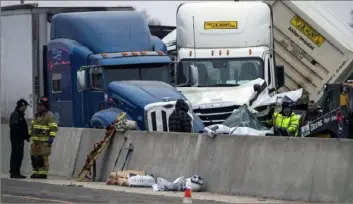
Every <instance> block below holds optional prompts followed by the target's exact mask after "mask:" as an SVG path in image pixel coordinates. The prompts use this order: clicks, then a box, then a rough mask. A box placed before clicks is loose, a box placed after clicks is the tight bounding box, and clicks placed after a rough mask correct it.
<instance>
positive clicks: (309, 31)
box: [288, 15, 326, 50]
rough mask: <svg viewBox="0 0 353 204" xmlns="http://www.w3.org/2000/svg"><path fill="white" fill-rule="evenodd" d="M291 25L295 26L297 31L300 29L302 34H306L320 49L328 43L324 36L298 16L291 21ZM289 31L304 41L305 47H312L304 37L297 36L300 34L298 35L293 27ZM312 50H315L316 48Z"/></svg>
mask: <svg viewBox="0 0 353 204" xmlns="http://www.w3.org/2000/svg"><path fill="white" fill-rule="evenodd" d="M290 24H291V25H293V26H294V27H295V28H296V29H298V30H299V31H300V32H301V33H302V34H304V35H305V36H306V37H307V38H308V39H310V40H311V42H313V43H314V44H315V45H316V46H318V47H320V46H321V45H322V44H323V43H324V42H325V41H326V39H325V38H324V36H322V35H321V34H320V33H319V32H317V31H316V30H315V29H314V28H313V27H311V26H310V25H309V24H308V23H307V22H305V21H304V20H303V19H302V18H300V17H299V16H297V15H295V16H294V17H293V18H292V19H291V20H290ZM288 30H289V31H291V32H292V33H293V34H294V35H295V36H296V37H298V38H299V39H300V41H302V42H303V43H304V44H305V45H307V46H308V47H310V46H309V44H310V43H308V42H307V41H306V40H305V39H304V38H303V37H301V36H299V35H298V36H297V34H298V33H296V31H295V30H294V29H293V28H292V27H289V28H288ZM305 42H307V43H305ZM310 48H311V47H310ZM311 49H312V50H313V49H314V48H311Z"/></svg>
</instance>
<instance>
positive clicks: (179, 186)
mask: <svg viewBox="0 0 353 204" xmlns="http://www.w3.org/2000/svg"><path fill="white" fill-rule="evenodd" d="M186 188H189V189H190V190H191V191H193V192H199V191H202V190H203V189H204V181H203V180H202V178H201V177H200V176H198V175H193V176H192V177H190V178H186V179H185V178H184V177H179V178H177V179H175V181H173V182H170V181H167V180H166V179H164V178H157V183H156V184H154V185H153V186H152V189H153V191H184V190H185V189H186Z"/></svg>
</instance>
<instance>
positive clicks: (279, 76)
mask: <svg viewBox="0 0 353 204" xmlns="http://www.w3.org/2000/svg"><path fill="white" fill-rule="evenodd" d="M275 75H276V88H277V89H279V88H281V87H282V86H284V66H283V65H276V70H275Z"/></svg>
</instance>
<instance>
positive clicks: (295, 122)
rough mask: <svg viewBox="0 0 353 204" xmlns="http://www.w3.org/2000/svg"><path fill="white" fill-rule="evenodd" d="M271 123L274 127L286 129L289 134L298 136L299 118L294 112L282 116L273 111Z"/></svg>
mask: <svg viewBox="0 0 353 204" xmlns="http://www.w3.org/2000/svg"><path fill="white" fill-rule="evenodd" d="M272 124H273V126H275V127H280V128H285V129H287V131H288V132H289V134H291V135H294V136H298V130H299V118H298V116H297V114H295V113H292V114H291V115H290V116H284V115H282V114H281V113H279V112H275V113H274V114H273V117H272Z"/></svg>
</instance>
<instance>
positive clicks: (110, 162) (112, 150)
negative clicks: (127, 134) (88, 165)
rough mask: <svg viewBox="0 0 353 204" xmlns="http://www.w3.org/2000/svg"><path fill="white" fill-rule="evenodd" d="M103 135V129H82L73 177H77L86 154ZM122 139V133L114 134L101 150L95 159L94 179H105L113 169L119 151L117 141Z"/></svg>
mask: <svg viewBox="0 0 353 204" xmlns="http://www.w3.org/2000/svg"><path fill="white" fill-rule="evenodd" d="M104 136H105V130H100V129H83V133H82V139H81V142H80V147H79V151H78V153H77V162H76V165H75V169H74V177H75V178H77V176H78V174H79V173H80V172H81V170H82V168H83V166H84V164H85V161H86V159H87V155H88V154H89V153H90V152H91V151H92V150H93V147H94V144H95V143H97V142H99V141H101V140H102V139H103V138H104ZM122 141H123V134H119V133H118V134H116V135H115V136H114V137H113V138H112V140H111V141H110V143H109V144H108V145H107V147H106V148H105V149H104V150H103V152H102V153H101V155H100V157H99V158H98V160H97V161H96V170H97V172H96V180H97V181H105V180H106V179H107V178H108V177H109V175H110V172H111V171H112V170H113V169H114V163H115V159H114V157H116V156H115V155H117V152H118V151H119V150H118V148H119V145H118V143H119V142H122Z"/></svg>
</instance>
